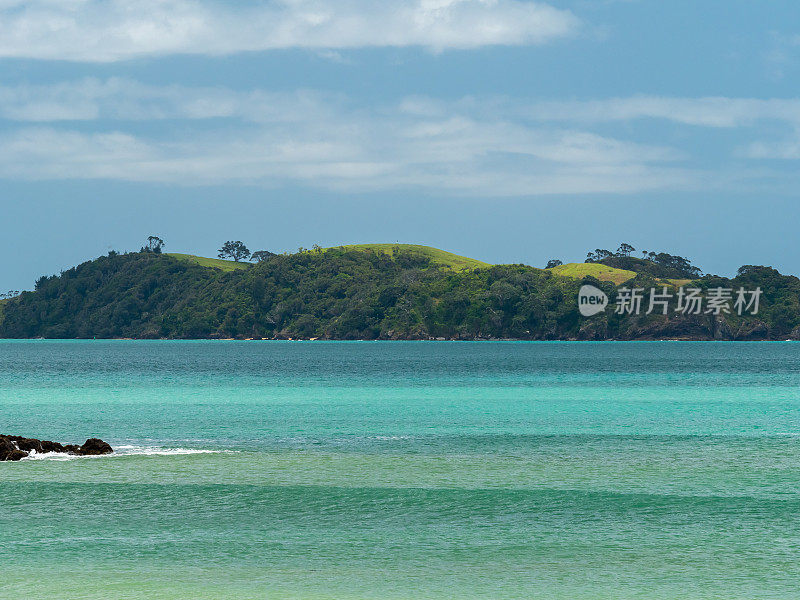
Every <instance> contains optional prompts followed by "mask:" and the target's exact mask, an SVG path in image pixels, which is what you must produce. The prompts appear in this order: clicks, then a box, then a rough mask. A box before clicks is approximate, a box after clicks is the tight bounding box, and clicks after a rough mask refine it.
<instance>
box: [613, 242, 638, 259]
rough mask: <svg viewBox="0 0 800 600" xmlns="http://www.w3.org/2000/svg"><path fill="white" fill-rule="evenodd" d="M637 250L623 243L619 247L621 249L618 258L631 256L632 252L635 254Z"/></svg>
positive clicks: (618, 250) (618, 251)
mask: <svg viewBox="0 0 800 600" xmlns="http://www.w3.org/2000/svg"><path fill="white" fill-rule="evenodd" d="M635 250H636V248H634V247H633V246H631V245H630V244H626V243H624V242H623V243H622V244H620V245H619V248H617V256H630V255H631V252H634V251H635Z"/></svg>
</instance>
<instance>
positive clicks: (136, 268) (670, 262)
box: [0, 244, 800, 340]
mask: <svg viewBox="0 0 800 600" xmlns="http://www.w3.org/2000/svg"><path fill="white" fill-rule="evenodd" d="M606 253H607V251H602V254H600V255H595V256H591V255H590V257H589V258H588V259H587V260H588V261H589V262H586V263H571V264H566V265H558V266H555V267H553V268H550V269H538V268H534V267H530V266H526V265H490V264H488V263H485V262H482V261H479V260H475V259H471V258H467V257H463V256H458V255H456V254H452V253H450V252H446V251H443V250H439V249H436V248H431V247H428V246H416V245H410V244H358V245H352V246H337V247H332V248H316V249H314V250H310V251H302V252H297V253H294V254H280V255H268V256H267V257H266V258H265V260H263V261H262V262H259V263H257V264H252V263H246V262H234V261H227V260H220V259H214V258H204V257H199V256H194V255H190V254H160V253H157V252H148V251H142V252H136V253H128V254H116V253H111V254H110V255H109V256H102V257H100V258H97V259H95V260H92V261H88V262H86V263H83V264H81V265H79V266H77V267H74V268H72V269H69V270H68V271H65V272H63V273H61V274H60V275H58V276H50V277H42V278H41V279H39V280H38V281H37V286H36V291H34V292H24V293H22V294H21V295H20V296H17V297H15V298H12V299H8V300H5V301H2V302H0V337H6V338H34V337H45V338H92V337H98V338H114V337H131V338H278V339H286V338H295V339H297V338H306V339H308V338H322V339H430V338H446V339H464V340H470V339H487V338H493V339H497V338H501V339H505V338H508V339H530V340H549V339H662V338H680V339H786V338H787V337H796V338H800V280H798V279H797V278H796V277H791V276H784V275H781V274H780V273H778V272H777V271H775V270H774V269H771V268H769V267H754V266H748V267H743V268H742V269H740V274H739V275H738V276H737V277H735V278H733V279H725V278H721V277H716V276H711V275H701V274H700V273H699V270H698V269H696V268H695V267H693V266H692V265H691V264H690V263H689V262H688V261H686V260H685V259H682V258H681V257H673V256H671V255H667V254H659V255H655V254H654V255H653V256H654V257H655V258H646V257H645V258H641V259H640V258H634V257H631V256H627V255H612V254H611V253H607V254H606ZM651 254H652V253H651ZM689 281H691V282H692V285H693V286H697V287H700V288H702V289H705V290H707V289H709V288H711V287H717V286H724V287H731V288H735V287H737V286H744V287H746V288H747V289H753V288H755V287H756V286H760V287H761V288H762V289H763V290H764V296H763V302H762V311H761V312H760V313H759V314H758V315H757V316H756V317H753V316H739V315H736V314H723V315H720V316H718V317H716V316H713V315H707V314H700V315H693V316H686V315H670V316H668V317H667V316H663V315H656V314H652V315H636V316H631V315H618V314H616V313H615V312H614V310H613V308H612V309H610V310H607V311H605V312H604V313H602V314H599V315H596V316H593V317H591V318H588V319H587V318H584V317H582V316H581V315H580V314H579V313H578V310H577V301H576V296H577V291H578V288H579V287H580V286H581V285H582V284H584V283H591V284H593V285H595V286H597V287H599V288H601V289H602V290H603V291H605V292H606V294H607V295H608V296H609V298H610V300H611V303H612V305H613V303H614V301H615V297H616V294H617V286H619V285H621V284H624V285H626V286H630V287H641V288H649V287H655V286H661V285H673V286H674V285H680V284H681V282H689Z"/></svg>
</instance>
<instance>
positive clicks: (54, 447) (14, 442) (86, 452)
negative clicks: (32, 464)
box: [0, 435, 114, 461]
mask: <svg viewBox="0 0 800 600" xmlns="http://www.w3.org/2000/svg"><path fill="white" fill-rule="evenodd" d="M113 451H114V449H113V448H112V447H111V446H110V445H109V444H107V443H106V442H104V441H103V440H99V439H97V438H91V439H88V440H86V443H84V444H83V446H78V445H77V444H66V445H62V444H59V443H58V442H51V441H49V440H37V439H34V438H25V437H21V436H18V435H0V461H9V460H20V459H23V458H25V457H26V456H28V455H29V454H30V453H31V452H36V453H37V454H41V453H45V452H62V453H66V454H77V455H80V456H98V455H100V454H110V453H111V452H113Z"/></svg>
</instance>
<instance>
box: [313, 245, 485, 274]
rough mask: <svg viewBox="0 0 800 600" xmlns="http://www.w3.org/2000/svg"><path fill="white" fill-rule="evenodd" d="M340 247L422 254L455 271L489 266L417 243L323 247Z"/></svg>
mask: <svg viewBox="0 0 800 600" xmlns="http://www.w3.org/2000/svg"><path fill="white" fill-rule="evenodd" d="M340 248H344V249H346V250H372V251H373V252H380V253H383V254H387V255H389V256H394V254H395V253H397V252H402V253H405V254H412V255H417V256H423V257H426V258H429V259H430V261H431V262H432V263H433V264H436V265H440V266H443V267H449V268H451V269H454V270H457V271H460V270H463V269H483V268H486V267H490V266H491V265H490V264H489V263H485V262H483V261H480V260H476V259H474V258H468V257H466V256H459V255H458V254H453V253H452V252H447V251H445V250H439V249H438V248H433V247H431V246H419V245H417V244H350V245H347V246H333V247H332V248H325V250H334V249H340Z"/></svg>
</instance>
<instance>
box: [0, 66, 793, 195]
mask: <svg viewBox="0 0 800 600" xmlns="http://www.w3.org/2000/svg"><path fill="white" fill-rule="evenodd" d="M0 119H3V120H5V121H6V126H5V133H4V134H2V135H0V177H5V178H26V179H62V178H63V179H67V178H107V179H121V180H131V181H151V182H166V183H175V184H185V185H203V184H212V183H213V184H221V183H248V184H257V185H263V186H278V185H284V184H295V185H297V184H299V185H304V186H312V187H317V188H322V189H336V190H345V191H363V190H385V189H398V188H409V189H411V188H415V189H424V190H427V191H430V192H434V193H456V194H460V195H476V196H508V195H537V194H558V193H598V192H634V191H643V190H661V189H671V188H693V189H705V188H707V187H709V186H720V185H724V182H728V183H729V184H730V182H733V181H735V182H736V185H737V186H742V185H745V184H746V180H747V178H748V177H751V178H752V177H757V178H758V179H759V180H760V181H766V180H767V179H769V178H770V177H773V178H775V179H776V181H777V180H779V179H780V177H781V175H780V173H777V172H776V171H771V172H770V171H769V170H764V166H763V165H760V166H759V165H757V168H753V165H752V164H748V163H747V161H752V160H753V159H787V160H788V159H800V144H798V142H797V139H798V133H797V132H798V131H800V100H795V99H765V100H760V99H747V98H744V99H742V98H697V99H692V98H657V97H645V96H641V97H633V98H617V99H609V100H601V101H586V102H579V101H572V102H568V103H554V102H531V101H524V100H520V99H512V98H502V97H497V98H474V97H467V98H462V99H460V100H454V101H442V100H436V99H432V98H425V97H409V98H405V99H402V100H401V101H399V102H397V103H392V104H386V105H369V106H364V105H362V104H358V103H356V102H354V101H353V100H351V99H349V98H347V97H346V96H343V95H337V94H327V93H322V92H317V91H313V90H298V91H294V92H269V91H264V90H249V91H248V90H246V91H242V90H232V89H220V88H210V87H207V88H203V87H195V88H192V87H184V86H177V85H173V86H163V87H160V86H152V85H146V84H143V83H139V82H135V81H131V80H126V79H119V78H111V79H108V80H99V79H84V80H79V81H73V82H65V83H60V84H54V85H39V86H31V85H18V86H0ZM639 119H660V120H663V121H664V122H665V123H666V124H667V126H668V127H669V129H668V130H666V131H667V132H668V138H669V139H671V140H673V143H677V144H679V147H671V146H669V145H667V144H665V143H664V142H658V141H657V142H655V143H654V142H653V141H652V140H653V139H654V138H653V135H654V134H653V132H652V130H650V128H647V129H646V130H645V131H647V133H646V134H645V135H639V136H637V131H638V128H637V127H636V124H635V121H636V120H639ZM614 122H625V125H624V127H619V126H615V127H614V128H613V129H612V128H610V127H609V125H608V123H614ZM14 123H16V126H15V125H14ZM15 127H17V128H16V129H15ZM687 127H692V128H700V127H702V128H705V129H706V130H707V131H706V132H702V133H699V134H698V135H702V136H703V137H702V139H703V142H702V143H703V152H702V154H698V152H697V151H696V150H695V149H694V148H692V147H691V144H692V140H693V139H697V138H692V137H691V136H690V137H687V136H686V135H684V133H685V128H687ZM680 128H684V129H683V130H681V129H680ZM721 128H728V129H732V128H741V129H743V131H744V130H745V129H746V131H744V132H737V134H736V135H737V138H736V139H737V140H738V142H737V143H736V144H735V145H731V143H730V137H729V134H728V133H727V132H725V133H724V134H721V135H723V136H725V138H724V141H723V142H722V145H720V146H718V150H717V151H716V152H717V153H716V154H714V153H713V152H712V153H711V154H709V148H710V147H712V146H710V145H709V140H710V139H711V138H710V136H711V135H713V132H714V130H719V129H721ZM609 131H615V132H616V133H615V134H612V133H609ZM748 138H749V139H748ZM656 139H659V138H656ZM660 139H667V138H666V137H662V138H660ZM642 140H650V141H649V142H648V141H642ZM756 140H759V141H756ZM700 164H702V165H704V166H703V167H702V169H701V168H700V167H699V166H697V165H700ZM687 165H695V166H694V167H693V168H691V167H688V166H687ZM776 165H778V163H776ZM778 168H780V166H779V165H778ZM754 174H755V175H754Z"/></svg>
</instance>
